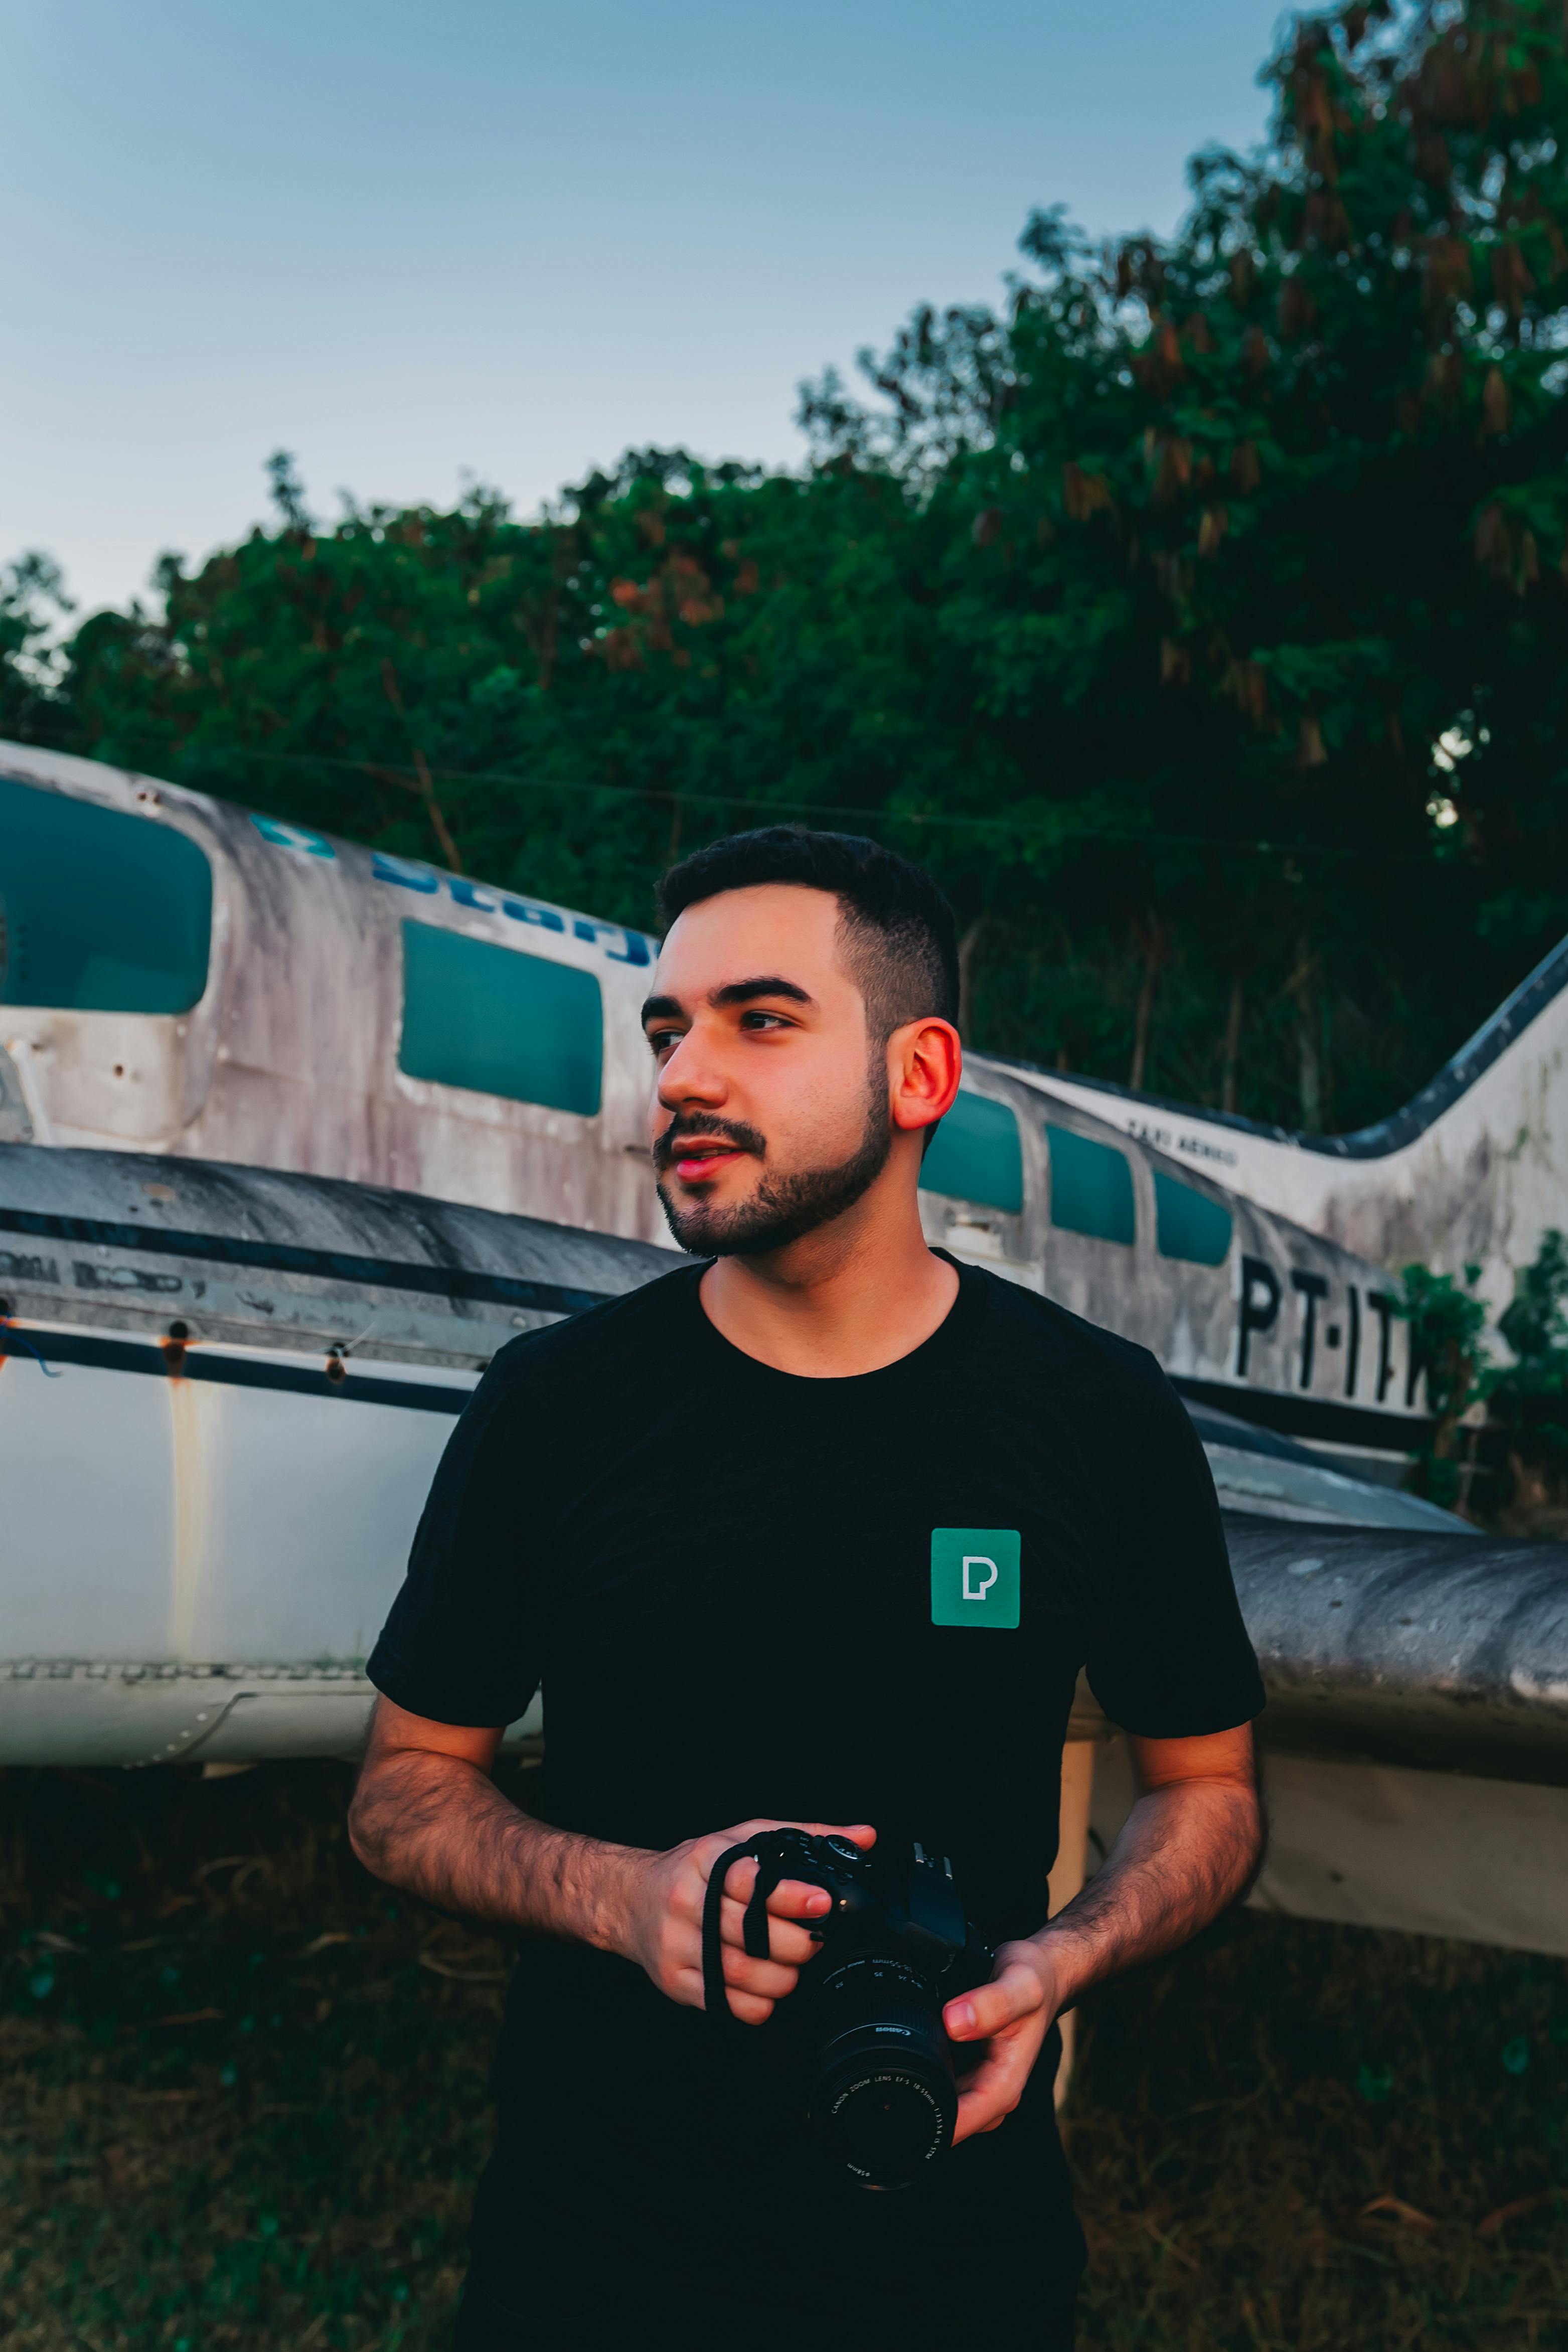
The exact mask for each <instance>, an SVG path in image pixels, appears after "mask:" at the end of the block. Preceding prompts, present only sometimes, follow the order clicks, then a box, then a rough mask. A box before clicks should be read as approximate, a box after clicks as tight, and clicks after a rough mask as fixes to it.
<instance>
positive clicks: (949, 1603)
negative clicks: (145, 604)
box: [931, 1528, 1021, 1633]
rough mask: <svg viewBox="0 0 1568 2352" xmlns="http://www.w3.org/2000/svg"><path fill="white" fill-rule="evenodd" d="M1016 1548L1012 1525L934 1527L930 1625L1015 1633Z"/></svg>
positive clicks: (1016, 1610) (1016, 1598)
mask: <svg viewBox="0 0 1568 2352" xmlns="http://www.w3.org/2000/svg"><path fill="white" fill-rule="evenodd" d="M1020 1550H1021V1545H1020V1542H1019V1537H1018V1531H1017V1529H1016V1528H932V1529H931V1623H932V1624H933V1625H988V1626H991V1627H992V1628H994V1630H995V1631H996V1632H998V1633H1012V1632H1014V1631H1016V1627H1017V1623H1018V1611H1019V1601H1020V1585H1021V1578H1020V1574H1019V1553H1020Z"/></svg>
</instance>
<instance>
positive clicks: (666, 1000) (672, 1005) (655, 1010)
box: [642, 996, 684, 1029]
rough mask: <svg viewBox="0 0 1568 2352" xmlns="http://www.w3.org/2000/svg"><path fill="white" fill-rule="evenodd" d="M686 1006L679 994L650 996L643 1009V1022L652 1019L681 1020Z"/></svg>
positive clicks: (645, 1022)
mask: <svg viewBox="0 0 1568 2352" xmlns="http://www.w3.org/2000/svg"><path fill="white" fill-rule="evenodd" d="M683 1011H684V1007H683V1006H682V1004H681V1002H680V999H679V997H678V996H650V997H649V998H648V1000H647V1003H646V1004H645V1005H644V1006H643V1009H642V1024H643V1027H644V1028H645V1029H646V1028H647V1024H648V1023H649V1022H650V1021H679V1019H680V1017H681V1014H682V1012H683Z"/></svg>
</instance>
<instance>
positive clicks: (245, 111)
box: [0, 0, 1279, 608]
mask: <svg viewBox="0 0 1568 2352" xmlns="http://www.w3.org/2000/svg"><path fill="white" fill-rule="evenodd" d="M1278 23H1279V10H1278V8H1277V6H1276V5H1273V0H1261V5H1260V0H1185V5H1182V6H1180V7H1174V6H1173V5H1170V0H1120V5H1115V6H1107V5H1099V6H1095V5H1083V0H1072V5H1068V0H1034V5H1022V0H963V5H958V0H942V5H935V4H934V0H834V5H826V0H795V5H793V6H791V7H789V8H787V9H786V8H784V7H779V6H763V5H755V0H729V5H716V0H658V5H655V0H641V5H638V0H597V5H595V6H593V7H584V6H583V5H577V6H575V7H572V6H562V5H552V6H544V5H538V0H440V5H436V0H423V5H397V0H374V5H373V0H313V5H311V0H268V4H267V5H265V6H258V5H255V0H245V5H239V0H147V5H142V6H140V7H132V6H131V5H128V0H47V5H44V6H42V7H40V6H38V5H36V0H32V5H17V0H0V34H3V36H4V43H5V60H6V64H5V87H4V94H3V97H0V177H3V180H4V184H5V185H4V194H5V219H6V223H7V229H8V234H7V236H6V238H5V258H4V260H3V262H0V296H3V300H4V311H5V319H6V322H7V328H8V333H7V339H6V340H7V345H8V352H9V362H8V365H7V367H6V370H5V379H4V383H3V384H0V557H4V556H9V555H12V554H14V553H16V552H17V551H19V550H20V549H22V548H24V547H43V548H46V549H48V550H50V551H52V552H53V553H54V554H55V555H56V556H57V557H58V558H59V559H60V561H61V562H63V563H64V565H65V567H66V570H67V574H68V581H69V584H70V586H71V588H72V590H73V592H74V593H76V595H77V596H78V598H79V600H80V602H81V604H82V605H83V606H84V607H85V608H90V607H91V606H92V605H93V604H100V603H103V602H107V601H110V600H118V599H122V598H124V597H126V596H128V595H130V594H131V593H134V592H135V591H136V590H137V589H138V588H140V587H141V586H142V584H143V583H144V582H145V579H146V575H147V572H148V568H149V566H150V564H151V563H152V562H153V558H154V556H155V555H156V554H157V552H158V551H159V550H160V549H163V548H165V547H174V548H177V549H179V550H181V551H184V553H186V554H187V555H196V554H200V553H204V552H205V551H206V550H207V549H208V548H210V547H211V546H213V545H214V544H216V542H218V541H221V540H223V539H225V538H228V537H232V536H234V535H235V534H236V533H238V532H240V531H243V530H245V529H246V528H247V525H248V524H249V523H250V522H251V521H252V520H255V519H256V518H257V517H258V515H259V514H261V513H262V512H263V511H264V509H265V485H264V482H263V479H262V476H261V472H260V467H261V463H262V460H263V459H264V458H265V457H266V456H267V455H268V452H269V451H270V450H272V449H274V448H277V447H279V446H284V447H286V448H289V449H291V450H293V451H295V452H296V453H297V456H298V457H299V461H300V469H301V471H302V473H303V475H304V478H305V480H306V483H307V486H308V488H309V490H310V496H311V499H312V501H313V503H314V504H315V505H316V506H317V508H318V509H321V510H326V511H331V510H332V509H334V506H335V500H334V496H333V494H334V492H335V491H336V489H337V488H338V487H339V486H340V485H341V486H344V487H346V488H351V489H353V491H355V492H356V493H357V494H358V495H360V496H361V497H363V498H377V499H432V500H437V501H446V500H449V499H451V498H452V497H453V496H454V495H455V493H456V491H457V489H458V482H459V478H460V476H461V474H462V472H463V470H464V469H468V470H470V471H472V472H474V473H477V474H479V476H481V477H482V478H484V479H486V480H487V481H491V482H494V483H496V484H497V485H499V486H500V488H502V489H503V490H505V491H506V492H507V493H508V494H509V495H510V497H511V498H512V499H513V500H514V501H515V503H516V505H517V507H518V509H519V510H520V511H521V512H524V513H527V512H530V511H531V510H532V509H535V508H536V507H537V506H538V504H539V503H540V501H541V500H542V499H547V498H549V497H551V496H552V494H553V493H554V492H555V491H556V490H557V489H558V488H560V486H561V485H563V483H566V482H569V481H571V480H573V479H574V478H580V477H581V476H582V475H584V473H586V472H587V471H588V470H589V469H590V468H591V467H593V466H595V465H596V464H608V463H609V462H610V461H612V460H613V459H614V458H615V457H616V456H617V455H618V454H619V452H620V451H621V450H622V449H623V448H624V447H625V446H627V445H628V444H629V443H633V442H637V443H650V442H658V443H667V444H668V443H679V444H682V445H684V446H687V447H689V448H692V449H694V450H696V451H697V452H699V453H700V455H703V456H706V457H748V458H760V459H762V460H764V461H766V462H768V463H773V464H788V463H793V462H795V461H796V460H797V459H798V457H799V455H800V447H801V445H800V441H799V437H798V436H797V435H796V434H795V429H794V426H793V423H792V418H793V413H794V408H795V386H796V384H797V383H798V382H799V380H800V379H801V377H803V376H805V375H808V374H816V373H817V372H818V371H819V370H820V369H821V368H822V367H823V365H825V364H826V363H827V362H836V363H837V364H838V365H839V366H840V367H841V368H844V369H846V370H847V369H848V368H849V367H850V366H851V365H852V362H853V359H854V354H855V352H856V350H857V349H858V347H859V346H860V345H861V344H863V343H867V342H880V341H884V340H885V339H886V337H887V335H888V334H889V331H890V330H891V329H892V328H893V327H894V325H895V324H896V323H897V321H898V320H900V318H901V317H902V316H903V314H904V313H905V312H906V311H907V310H909V309H910V307H911V306H912V305H913V304H914V303H916V302H917V301H920V300H922V299H931V300H933V301H936V302H948V301H956V300H972V299H990V298H993V297H994V296H995V295H997V294H998V293H999V292H1000V286H1001V278H1002V274H1003V272H1004V271H1005V269H1006V268H1008V266H1009V265H1010V263H1011V260H1012V258H1013V247H1014V243H1015V240H1016V236H1017V233H1018V231H1019V229H1020V227H1021V226H1022V225H1023V222H1024V219H1025V216H1026V214H1027V213H1028V211H1029V209H1030V207H1031V206H1032V205H1037V204H1050V203H1055V202H1058V201H1062V202H1065V203H1067V204H1068V206H1069V207H1070V208H1071V210H1072V211H1073V212H1074V213H1075V214H1076V215H1078V216H1079V218H1080V219H1081V220H1082V221H1084V222H1085V223H1086V225H1087V226H1089V227H1090V228H1092V229H1095V230H1111V229H1115V230H1122V229H1134V228H1139V227H1153V228H1156V229H1158V228H1165V227H1169V226H1171V225H1172V224H1173V222H1174V220H1175V219H1176V217H1177V215H1179V213H1180V211H1181V209H1182V206H1183V202H1184V184H1183V176H1182V173H1183V165H1184V161H1185V158H1186V156H1187V155H1188V154H1189V153H1190V152H1191V151H1192V150H1193V149H1194V147H1196V146H1198V145H1200V144H1202V143H1203V142H1205V141H1208V140H1211V139H1219V140H1224V141H1227V142H1231V143H1233V144H1242V145H1245V144H1249V143H1250V142H1252V141H1253V140H1255V139H1256V138H1257V137H1258V135H1259V133H1260V132H1261V130H1262V128H1263V123H1264V120H1265V115H1266V100H1265V96H1264V93H1263V92H1262V91H1261V90H1259V89H1258V86H1257V80H1256V76H1257V71H1258V66H1259V64H1260V62H1261V61H1262V59H1263V58H1264V56H1265V55H1266V54H1267V52H1268V48H1269V47H1270V43H1271V39H1272V37H1273V35H1274V32H1275V30H1276V27H1277V25H1278Z"/></svg>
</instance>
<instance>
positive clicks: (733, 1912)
mask: <svg viewBox="0 0 1568 2352" xmlns="http://www.w3.org/2000/svg"><path fill="white" fill-rule="evenodd" d="M500 1740H501V1732H500V1727H497V1728H495V1729H493V1730H492V1729H482V1730H476V1729H471V1728H468V1727H464V1726H462V1725H458V1724H449V1723H433V1722H430V1721H428V1720H427V1719H426V1717H423V1716H418V1715H411V1714H409V1713H408V1711H407V1710H406V1708H404V1707H400V1706H394V1704H393V1703H392V1701H391V1700H390V1699H387V1698H380V1699H378V1700H377V1701H376V1706H375V1713H374V1717H373V1718H372V1722H371V1733H370V1743H369V1746H368V1748H367V1749H366V1751H365V1759H364V1763H363V1767H362V1769H361V1771H360V1778H359V1785H358V1787H357V1789H356V1790H355V1791H354V1798H353V1805H352V1807H351V1809H350V1812H349V1838H350V1842H351V1843H352V1844H353V1850H354V1852H355V1853H356V1854H357V1855H358V1856H359V1858H360V1860H361V1862H363V1864H364V1866H365V1868H366V1869H367V1870H370V1871H374V1874H375V1875H376V1876H377V1877H378V1878H384V1879H385V1880H387V1881H388V1882H389V1883H390V1884H391V1885H394V1886H401V1887H405V1888H406V1889H407V1890H408V1892H409V1893H410V1894H414V1895H421V1896H422V1897H423V1898H424V1900H425V1901H426V1903H432V1904H434V1905H436V1906H437V1908H438V1909H440V1910H443V1911H456V1912H461V1913H463V1914H464V1915H465V1916H468V1917H469V1918H473V1919H487V1920H492V1921H494V1922H495V1923H496V1924H497V1925H498V1926H500V1927H521V1928H528V1929H531V1930H532V1931H534V1932H535V1933H540V1934H544V1935H549V1936H559V1937H564V1938H566V1939H568V1940H570V1941H573V1942H575V1943H582V1944H591V1945H593V1946H595V1948H597V1949H598V1950H600V1951H605V1952H616V1953H618V1954H619V1955H620V1957H621V1958H624V1959H628V1960H635V1961H636V1962H637V1965H638V1967H640V1968H642V1969H645V1970H646V1971H647V1975H648V1976H649V1977H650V1978H651V1979H652V1980H653V1982H654V1983H655V1984H656V1985H658V1989H659V1990H660V1991H661V1992H663V1993H666V1994H667V1995H668V1998H669V1999H670V2000H676V2001H679V2002H681V2003H683V2004H684V2005H685V2006H687V2007H689V2008H692V2009H700V2008H701V2007H702V2005H703V2000H702V1907H703V1903H704V1900H705V1897H706V1895H707V1888H708V1876H709V1873H710V1870H711V1869H712V1866H713V1864H714V1863H715V1862H717V1860H718V1859H719V1857H720V1855H721V1853H724V1852H725V1850H726V1849H727V1848H728V1847H730V1846H732V1845H737V1844H739V1843H741V1842H742V1840H743V1839H745V1838H748V1837H751V1836H752V1835H754V1834H755V1833H756V1832H758V1831H759V1830H763V1829H776V1828H779V1827H782V1826H783V1824H781V1823H779V1822H771V1821H769V1822H762V1821H754V1822H739V1823H737V1824H736V1825H735V1826H734V1827H732V1828H731V1829H727V1830H721V1831H718V1832H714V1833H713V1834H712V1835H710V1836H708V1837H703V1838H692V1839H688V1840H686V1841H685V1842H684V1843H682V1844H680V1845H677V1846H672V1847H670V1848H669V1850H668V1852H667V1853H651V1852H649V1851H648V1850H647V1848H646V1847H642V1846H626V1845H615V1844H611V1843H608V1842H607V1841H605V1840H604V1839H602V1838H590V1837H583V1836H580V1835H578V1834H576V1833H575V1832H572V1831H569V1830H559V1829H552V1827H551V1826H550V1824H549V1823H548V1822H541V1821H536V1820H535V1819H534V1818H533V1817H532V1815H531V1814H529V1813H525V1812H523V1811H521V1810H520V1808H519V1807H518V1806H516V1805H514V1804H513V1803H512V1802H511V1801H510V1798H508V1797H506V1796H504V1795H503V1794H502V1792H501V1790H500V1789H498V1788H497V1786H496V1784H495V1782H494V1780H492V1779H491V1778H490V1769H491V1767H492V1765H493V1764H494V1762H495V1759H496V1755H497V1752H498V1750H499V1748H500ZM795 1826H798V1827H801V1828H805V1829H810V1830H813V1831H816V1832H818V1833H819V1834H821V1833H826V1832H827V1831H828V1830H829V1829H830V1828H831V1827H832V1826H834V1825H830V1824H826V1823H823V1822H802V1823H798V1824H795ZM837 1833H838V1834H839V1835H841V1836H852V1837H855V1838H856V1839H857V1840H858V1843H860V1844H862V1845H868V1844H869V1843H871V1839H872V1834H873V1833H872V1832H871V1831H870V1830H869V1829H868V1828H866V1827H864V1826H860V1827H852V1828H844V1827H839V1828H838V1831H837ZM755 1874H756V1865H755V1864H754V1863H751V1862H741V1863H736V1864H733V1865H732V1866H731V1871H730V1874H729V1877H728V1879H727V1881H726V1885H725V1899H724V1904H723V1913H722V1928H723V1943H724V1980H725V1983H726V1986H727V1987H728V1989H729V1992H730V2006H731V2010H732V2011H733V2012H734V2014H735V2016H736V2017H738V2018H740V2019H741V2020H742V2021H743V2022H745V2023H746V2024H751V2025H760V2024H762V2023H763V2021H765V2020H766V2019H767V2018H768V2017H769V2016H771V2015H772V2013H773V2006H774V2004H775V2002H777V2001H780V2000H783V1999H784V1996H785V1995H786V1994H787V1993H789V1992H791V1991H792V1990H794V1988H795V1982H796V1979H797V1978H798V1976H799V1973H800V1970H801V1969H802V1967H803V1966H804V1965H805V1962H806V1960H808V1959H809V1958H810V1957H811V1955H812V1953H813V1952H814V1951H815V1949H816V1946H815V1945H814V1944H813V1942H812V1940H811V1937H810V1936H809V1934H808V1932H807V1929H806V1927H805V1925H803V1924H801V1923H802V1922H804V1921H805V1920H807V1919H811V1918H818V1917H820V1916H822V1915H823V1914H824V1913H825V1912H826V1910H827V1908H828V1898H827V1896H826V1895H825V1894H824V1893H823V1892H822V1891H821V1889H820V1888H816V1887H807V1886H805V1885H800V1884H798V1883H796V1882H794V1881H791V1880H785V1881H784V1883H783V1884H782V1885H780V1886H779V1887H778V1889H777V1890H776V1892H775V1893H774V1894H773V1895H772V1896H771V1897H770V1898H769V1902H768V1911H769V1914H770V1926H769V1941H770V1944H771V1947H772V1952H773V1958H770V1959H766V1960H754V1959H752V1958H750V1956H749V1955H748V1954H747V1952H746V1950H745V1948H744V1944H743V1941H742V1920H743V1916H744V1907H745V1902H746V1898H747V1897H748V1896H749V1895H750V1893H751V1888H752V1881H753V1879H754V1877H755Z"/></svg>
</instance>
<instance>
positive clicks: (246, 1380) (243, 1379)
mask: <svg viewBox="0 0 1568 2352" xmlns="http://www.w3.org/2000/svg"><path fill="white" fill-rule="evenodd" d="M0 1355H4V1356H12V1357H15V1359H16V1362H17V1363H18V1365H21V1364H25V1363H26V1362H27V1361H28V1360H36V1359H37V1357H39V1356H41V1357H42V1358H43V1360H44V1362H45V1363H46V1364H92V1365H95V1366H96V1367H97V1368H98V1370H100V1371H106V1372H146V1373H153V1374H155V1375H156V1376H157V1378H158V1379H160V1380H185V1381H219V1382H221V1383H222V1384H223V1386H225V1387H226V1388H237V1389H274V1390H278V1389H283V1390H288V1391H291V1392H292V1393H293V1394H295V1395H297V1396H313V1397H335V1398H345V1397H346V1398H347V1400H348V1402H349V1403H350V1404H390V1405H397V1406H399V1407H401V1408H402V1410H403V1411H404V1412H445V1413H459V1412H462V1410H463V1407H464V1406H465V1405H466V1404H467V1403H468V1399H469V1398H470V1396H472V1394H473V1391H472V1389H460V1388H457V1387H452V1388H448V1387H447V1386H446V1385H445V1384H444V1383H440V1382H437V1381H386V1380H374V1379H371V1378H369V1377H367V1375H366V1374H365V1373H363V1372H358V1371H345V1372H344V1374H343V1376H342V1379H341V1380H332V1379H331V1378H330V1377H329V1375H328V1374H327V1372H326V1371H325V1370H322V1371H316V1370H312V1369H311V1368H310V1367H309V1366H308V1365H304V1364H268V1363H259V1362H258V1361H257V1360H256V1358H255V1357H253V1356H219V1355H214V1354H212V1353H211V1352H210V1351H209V1350H208V1349H205V1348H191V1347H186V1348H184V1349H181V1350H180V1352H179V1355H178V1357H177V1359H176V1360H175V1361H174V1362H173V1363H171V1362H170V1360H169V1359H168V1357H167V1356H166V1355H165V1353H164V1351H163V1348H161V1347H156V1346H153V1345H152V1344H151V1343H150V1342H149V1341H147V1340H145V1339H98V1338H97V1337H95V1336H93V1335H91V1334H89V1333H88V1332H85V1331H37V1330H27V1331H21V1330H18V1329H17V1328H16V1327H15V1325H0Z"/></svg>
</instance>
